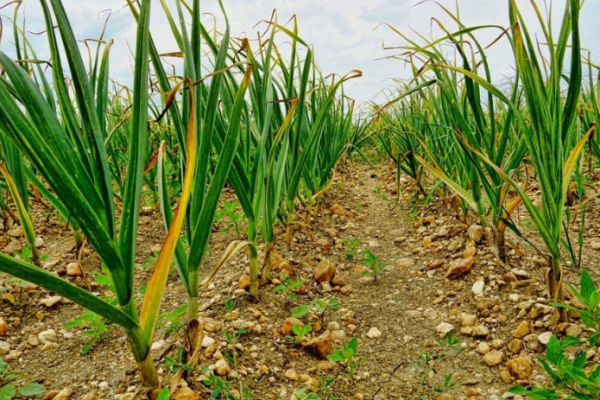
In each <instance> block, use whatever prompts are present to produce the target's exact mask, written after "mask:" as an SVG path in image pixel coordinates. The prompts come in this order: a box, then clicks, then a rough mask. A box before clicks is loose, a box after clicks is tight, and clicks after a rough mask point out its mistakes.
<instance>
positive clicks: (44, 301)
mask: <svg viewBox="0 0 600 400" xmlns="http://www.w3.org/2000/svg"><path fill="white" fill-rule="evenodd" d="M61 300H62V297H61V296H52V297H47V298H45V299H42V300H40V301H39V303H40V304H42V305H44V306H46V307H52V306H54V305H55V304H57V303H59V302H60V301H61Z"/></svg>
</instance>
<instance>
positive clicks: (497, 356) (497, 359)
mask: <svg viewBox="0 0 600 400" xmlns="http://www.w3.org/2000/svg"><path fill="white" fill-rule="evenodd" d="M482 360H483V362H484V363H486V365H487V366H488V367H493V366H495V365H499V364H500V363H502V360H504V352H502V351H500V350H492V351H490V352H489V353H487V354H486V355H485V356H483V359H482Z"/></svg>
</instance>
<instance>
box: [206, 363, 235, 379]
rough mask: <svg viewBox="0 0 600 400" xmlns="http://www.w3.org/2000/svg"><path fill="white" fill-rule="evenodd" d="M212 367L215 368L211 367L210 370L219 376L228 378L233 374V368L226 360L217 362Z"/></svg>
mask: <svg viewBox="0 0 600 400" xmlns="http://www.w3.org/2000/svg"><path fill="white" fill-rule="evenodd" d="M212 367H213V368H210V367H209V369H213V370H214V371H215V374H217V375H219V376H226V375H229V373H230V372H231V367H229V364H228V363H227V360H225V359H221V360H219V361H217V362H216V363H215V364H214V366H212Z"/></svg>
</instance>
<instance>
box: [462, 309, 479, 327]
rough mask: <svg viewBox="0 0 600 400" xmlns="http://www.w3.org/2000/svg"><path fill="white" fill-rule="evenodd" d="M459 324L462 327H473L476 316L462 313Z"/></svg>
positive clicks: (475, 322)
mask: <svg viewBox="0 0 600 400" xmlns="http://www.w3.org/2000/svg"><path fill="white" fill-rule="evenodd" d="M460 324H461V325H462V326H475V324H477V316H476V315H473V314H467V313H464V312H463V313H461V314H460Z"/></svg>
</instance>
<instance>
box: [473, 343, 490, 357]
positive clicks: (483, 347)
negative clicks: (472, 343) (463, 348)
mask: <svg viewBox="0 0 600 400" xmlns="http://www.w3.org/2000/svg"><path fill="white" fill-rule="evenodd" d="M491 350H492V348H491V347H490V345H489V344H487V342H481V343H479V344H478V345H477V347H476V348H475V351H476V352H477V353H479V354H483V355H485V354H487V353H489V352H490V351H491Z"/></svg>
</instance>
